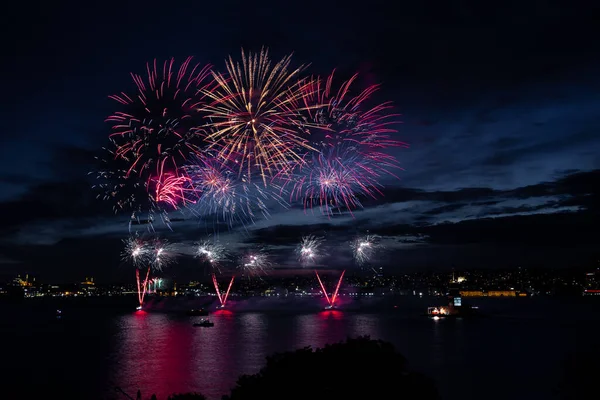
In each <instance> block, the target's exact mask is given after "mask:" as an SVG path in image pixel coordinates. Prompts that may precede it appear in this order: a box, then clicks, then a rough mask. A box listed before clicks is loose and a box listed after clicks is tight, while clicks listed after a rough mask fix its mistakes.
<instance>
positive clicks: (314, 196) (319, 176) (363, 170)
mask: <svg viewBox="0 0 600 400" xmlns="http://www.w3.org/2000/svg"><path fill="white" fill-rule="evenodd" d="M342 147H343V145H341V146H338V147H333V148H330V149H327V150H324V151H323V152H322V153H314V154H313V157H312V159H311V161H310V162H309V163H307V164H306V165H305V166H304V167H302V168H301V169H300V170H298V171H296V172H295V173H294V174H293V175H291V176H290V177H284V178H283V179H282V181H283V182H284V184H283V186H284V187H291V189H290V201H292V200H302V201H303V203H304V208H305V209H309V208H310V209H312V208H313V207H314V206H318V207H319V209H320V210H321V213H323V214H326V215H328V216H331V215H332V214H333V213H334V212H338V213H341V212H342V211H344V210H347V211H349V212H350V213H352V211H353V210H355V209H357V208H362V203H361V201H360V198H361V197H362V198H366V197H370V198H376V197H377V195H381V194H382V192H381V190H380V188H381V187H382V185H381V184H380V183H379V178H380V176H381V172H382V170H383V166H382V165H381V164H380V163H378V162H377V161H376V160H373V159H370V158H365V157H363V156H362V155H361V154H360V153H357V152H355V151H353V149H348V148H345V149H344V148H342Z"/></svg>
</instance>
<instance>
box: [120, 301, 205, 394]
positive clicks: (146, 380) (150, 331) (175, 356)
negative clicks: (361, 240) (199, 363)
mask: <svg viewBox="0 0 600 400" xmlns="http://www.w3.org/2000/svg"><path fill="white" fill-rule="evenodd" d="M118 324H119V327H120V335H119V338H117V339H118V346H119V347H120V348H119V349H118V351H117V353H116V354H117V355H118V360H117V363H118V364H119V365H118V367H117V369H118V374H116V376H114V377H113V381H114V383H115V385H117V386H119V387H121V388H122V389H123V390H124V391H125V392H126V393H128V394H129V395H135V393H136V392H137V390H138V389H139V390H141V391H142V394H143V396H144V397H146V396H148V397H149V396H150V395H151V394H156V395H157V396H158V398H166V396H168V395H169V394H172V393H173V392H174V391H184V390H185V391H187V390H188V389H189V387H190V385H191V384H192V383H193V376H192V371H191V368H190V361H191V354H190V352H189V348H188V343H190V341H191V336H192V331H191V329H186V328H187V324H185V325H186V326H184V323H183V321H173V320H170V319H169V316H168V315H166V314H160V313H147V312H144V311H137V312H136V313H134V314H132V315H125V316H122V317H121V318H120V320H119V321H118ZM115 372H116V371H115Z"/></svg>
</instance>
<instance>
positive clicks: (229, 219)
mask: <svg viewBox="0 0 600 400" xmlns="http://www.w3.org/2000/svg"><path fill="white" fill-rule="evenodd" d="M194 160H195V161H194V162H193V163H192V164H190V165H187V166H186V167H185V173H186V175H187V176H188V177H189V179H190V182H191V187H192V188H193V190H194V191H195V192H196V193H197V198H198V201H197V203H196V205H195V207H193V210H194V212H195V213H196V214H198V215H200V216H208V215H215V216H217V220H218V221H219V222H225V223H227V224H228V225H229V226H233V224H234V223H235V222H240V223H242V224H246V223H247V222H250V221H254V219H255V217H256V215H257V214H262V216H263V217H268V216H269V209H268V203H271V202H272V203H278V204H279V205H282V206H284V207H285V202H284V201H283V199H282V198H281V195H279V194H278V193H277V192H276V191H275V190H274V189H275V186H269V187H268V188H264V187H262V186H261V185H258V184H255V183H251V182H250V181H249V180H248V179H247V178H246V177H245V176H240V175H239V174H237V173H235V172H234V171H233V170H232V169H230V168H228V167H227V166H226V165H225V164H224V163H222V162H220V161H219V160H218V159H217V158H214V157H211V156H210V154H209V153H208V154H206V155H203V156H197V157H195V158H194Z"/></svg>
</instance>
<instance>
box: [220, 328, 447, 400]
mask: <svg viewBox="0 0 600 400" xmlns="http://www.w3.org/2000/svg"><path fill="white" fill-rule="evenodd" d="M247 399H261V400H271V399H273V400H275V399H277V400H281V399H286V400H296V399H298V400H299V399H303V400H305V399H306V400H308V399H310V400H314V399H323V400H336V399H404V400H408V399H415V400H416V399H418V400H434V399H435V400H437V399H439V395H438V392H437V388H436V387H435V385H434V383H433V381H431V380H430V379H428V378H426V377H425V376H423V375H421V374H418V373H415V372H412V371H410V370H409V369H408V368H407V365H406V359H405V358H404V357H403V356H402V355H400V354H399V353H397V352H396V351H395V349H394V347H393V345H392V344H390V343H387V342H383V341H381V340H371V339H370V338H369V337H368V336H365V337H358V338H356V339H348V340H347V341H346V342H343V343H337V344H331V345H326V346H325V347H324V348H322V349H317V350H313V349H312V348H310V347H306V348H303V349H300V350H296V351H293V352H286V353H280V354H275V355H273V356H271V357H268V358H267V365H266V366H265V367H264V368H263V369H261V370H260V372H259V373H257V374H254V375H242V376H241V377H240V378H239V379H238V381H237V384H236V387H234V388H233V389H232V391H231V394H230V395H229V396H223V400H247Z"/></svg>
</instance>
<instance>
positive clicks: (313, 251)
mask: <svg viewBox="0 0 600 400" xmlns="http://www.w3.org/2000/svg"><path fill="white" fill-rule="evenodd" d="M323 240H324V239H323V238H321V237H316V236H313V235H308V236H304V237H303V238H302V240H301V242H300V244H299V245H298V248H297V249H296V253H297V254H298V259H299V261H300V262H301V263H302V265H309V264H314V263H315V262H316V261H317V259H318V258H319V257H320V256H321V253H320V251H319V248H320V247H321V244H322V243H323Z"/></svg>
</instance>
